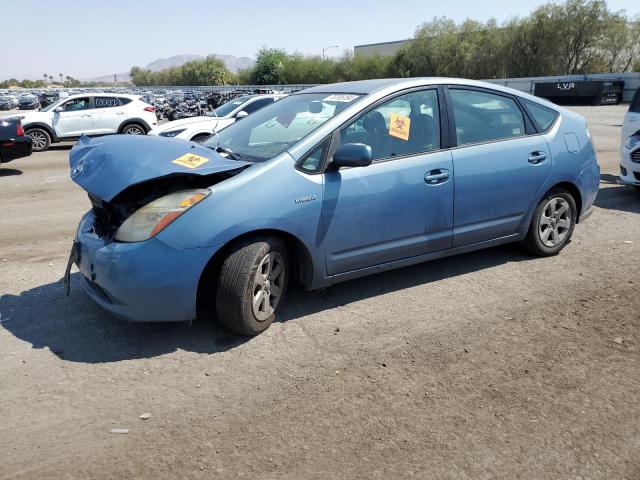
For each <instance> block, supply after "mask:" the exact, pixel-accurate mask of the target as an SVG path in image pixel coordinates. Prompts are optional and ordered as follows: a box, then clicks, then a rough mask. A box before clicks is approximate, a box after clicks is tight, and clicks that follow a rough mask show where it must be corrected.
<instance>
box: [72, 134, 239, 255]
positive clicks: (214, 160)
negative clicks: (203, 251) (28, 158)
mask: <svg viewBox="0 0 640 480" xmlns="http://www.w3.org/2000/svg"><path fill="white" fill-rule="evenodd" d="M69 161H70V166H71V178H72V179H73V181H74V182H76V183H77V184H78V185H80V186H81V187H82V188H83V189H84V190H86V191H87V193H88V194H89V199H90V201H91V205H92V208H93V212H94V215H95V222H94V225H93V229H94V232H95V234H96V235H98V236H99V237H101V238H104V239H108V240H113V239H116V240H119V241H128V242H131V241H142V240H145V239H146V238H149V237H150V236H152V235H149V236H146V237H145V236H142V235H121V236H118V231H119V229H120V227H121V226H123V224H125V222H127V221H128V220H129V219H130V218H131V217H132V215H134V214H136V212H141V213H138V217H140V218H137V219H132V220H130V221H129V223H134V220H137V223H138V225H137V226H138V228H141V224H142V223H144V222H147V223H148V222H150V221H152V220H153V218H152V217H153V216H154V215H155V216H157V220H158V222H161V221H163V219H164V220H165V224H164V226H167V225H168V223H167V222H166V219H175V218H177V216H178V215H176V213H178V212H181V213H183V212H184V211H186V209H188V208H190V207H192V206H193V205H195V203H197V202H199V201H200V200H203V199H204V198H206V196H208V192H209V190H208V189H209V188H210V187H212V186H213V185H215V184H217V183H219V182H221V181H224V180H226V179H228V178H231V177H233V176H235V175H237V174H238V173H240V172H241V171H243V170H244V169H246V168H247V167H248V166H249V165H251V164H250V163H248V162H243V161H238V160H230V159H226V158H224V157H222V156H220V155H219V154H218V153H216V152H215V151H213V150H210V149H207V148H205V147H201V146H199V145H196V144H193V143H191V142H183V141H179V140H174V139H164V138H162V137H133V136H124V135H122V136H114V137H103V138H99V139H94V140H90V139H88V138H87V137H83V138H81V139H80V141H79V142H78V144H77V145H76V146H75V147H74V148H73V149H72V150H71V154H70V155H69ZM178 192H184V193H185V195H182V196H181V195H180V194H179V193H178ZM171 195H173V196H174V197H175V200H176V205H175V206H174V207H172V206H171V204H170V203H169V204H168V202H162V201H161V199H163V198H167V197H169V196H171ZM163 203H164V204H166V205H160V204H163ZM145 208H147V210H148V211H147V212H146V213H147V215H146V217H145V218H144V219H143V218H142V213H145V212H144V209H145ZM163 213H164V215H163ZM169 223H170V222H169ZM131 228H133V227H131ZM163 228H164V227H163ZM158 232H159V230H157V229H155V228H153V227H152V228H151V229H149V232H148V233H149V234H151V233H154V234H155V233H158Z"/></svg>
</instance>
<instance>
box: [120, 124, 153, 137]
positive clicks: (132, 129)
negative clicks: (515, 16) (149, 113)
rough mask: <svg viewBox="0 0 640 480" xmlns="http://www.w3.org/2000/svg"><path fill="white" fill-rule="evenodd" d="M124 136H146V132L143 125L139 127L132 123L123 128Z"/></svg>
mask: <svg viewBox="0 0 640 480" xmlns="http://www.w3.org/2000/svg"><path fill="white" fill-rule="evenodd" d="M122 133H123V135H146V134H147V132H146V130H145V129H144V128H143V127H142V125H138V124H137V123H130V124H129V125H125V126H124V127H123V128H122Z"/></svg>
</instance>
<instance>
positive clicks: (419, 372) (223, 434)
mask: <svg viewBox="0 0 640 480" xmlns="http://www.w3.org/2000/svg"><path fill="white" fill-rule="evenodd" d="M625 109H626V106H624V105H620V106H603V107H575V108H573V110H575V111H578V112H579V113H580V114H582V115H585V116H586V117H587V118H588V120H589V124H590V130H591V133H592V135H593V137H594V143H595V146H596V148H597V150H598V158H599V161H600V164H601V168H602V176H601V191H600V194H599V196H598V199H597V200H596V206H597V208H596V211H595V213H594V214H593V215H592V216H591V217H590V218H589V219H588V220H587V221H586V222H585V223H583V224H580V225H578V226H577V227H576V230H575V233H574V235H573V240H572V242H571V243H570V244H569V245H568V246H567V247H566V248H565V249H564V250H563V251H562V253H561V254H560V255H559V256H556V257H551V258H535V257H531V256H528V255H526V254H524V253H522V252H521V251H520V250H519V249H518V248H516V247H513V246H508V247H500V248H494V249H491V250H485V251H480V252H476V253H471V254H466V255H462V256H458V257H454V258H449V259H444V260H438V261H434V262H431V263H426V264H423V265H418V266H414V267H409V268H404V269H400V270H396V271H393V272H388V273H384V274H380V275H376V276H371V277H368V278H364V279H360V280H355V281H350V282H347V283H343V284H339V285H335V286H333V287H331V288H328V289H326V290H322V291H319V292H304V291H302V290H301V289H299V288H298V289H296V290H295V291H294V292H293V294H292V296H291V298H290V300H289V302H288V304H287V305H286V308H285V309H284V311H283V313H282V314H281V315H280V317H279V318H278V320H277V321H276V323H274V324H273V325H272V326H271V327H270V328H269V329H268V330H267V331H266V332H264V333H263V334H261V335H259V336H257V337H255V338H251V339H248V338H240V337H236V336H234V335H232V334H230V333H227V332H226V331H224V330H222V329H221V328H219V327H217V326H216V325H215V324H211V323H207V322H195V323H193V324H192V325H188V324H132V323H126V322H123V321H120V320H117V319H115V318H113V317H111V316H110V315H108V314H107V313H104V312H103V311H101V310H100V309H99V308H98V307H97V306H95V305H94V304H93V303H92V302H91V301H90V300H89V299H88V298H87V297H86V296H85V295H84V294H83V292H82V291H81V289H80V286H79V281H78V274H77V273H76V274H75V275H74V276H73V277H72V287H71V295H70V297H66V296H65V293H64V289H63V286H62V281H61V279H62V275H63V273H64V269H65V266H66V262H67V257H68V254H69V249H70V247H71V242H72V239H73V235H74V232H75V228H76V226H77V223H78V220H79V219H80V217H81V216H82V214H83V213H84V212H85V211H86V210H88V208H89V206H90V204H89V201H88V199H87V197H86V193H85V192H84V191H83V190H81V189H80V188H79V187H77V186H76V185H75V184H74V183H73V182H72V181H71V180H70V179H69V166H68V158H67V157H68V153H69V148H70V145H59V146H53V147H52V148H51V150H49V151H48V152H45V153H35V154H33V155H32V156H31V157H27V158H23V159H19V160H16V161H14V162H11V163H9V164H7V165H3V166H2V167H0V199H1V200H2V213H1V214H0V245H1V246H0V294H2V297H1V298H0V314H1V318H0V322H1V323H0V351H2V352H3V356H2V358H3V361H2V362H1V363H0V384H1V385H2V388H1V389H0V418H2V421H1V422H0V478H12V479H13V478H288V479H299V478H382V479H387V478H409V477H414V478H424V477H426V476H430V477H436V478H470V479H481V478H540V479H549V478H565V479H578V478H583V479H586V478H591V479H595V478H619V479H633V478H639V477H640V456H639V455H638V452H639V451H640V407H639V406H638V398H640V349H639V342H640V339H639V337H638V332H639V331H640V330H639V328H640V294H639V293H640V272H639V271H638V259H640V193H638V192H636V191H634V190H633V189H632V188H630V187H622V186H619V185H617V184H616V175H617V173H618V157H619V148H620V124H621V122H622V118H623V115H624V111H625ZM144 413H150V414H151V415H150V418H148V419H146V420H143V419H141V418H140V415H142V414H144ZM112 429H128V433H126V434H115V433H111V430H112Z"/></svg>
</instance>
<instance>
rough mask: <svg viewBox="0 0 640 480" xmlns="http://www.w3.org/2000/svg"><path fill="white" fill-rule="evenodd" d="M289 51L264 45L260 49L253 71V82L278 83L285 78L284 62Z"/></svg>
mask: <svg viewBox="0 0 640 480" xmlns="http://www.w3.org/2000/svg"><path fill="white" fill-rule="evenodd" d="M287 59H288V55H287V52H286V51H284V50H282V49H278V48H267V47H262V48H261V49H260V50H259V51H258V56H257V58H256V64H255V65H254V66H253V69H252V73H251V80H252V83H254V84H256V85H278V84H281V83H283V80H284V64H285V62H286V61H287Z"/></svg>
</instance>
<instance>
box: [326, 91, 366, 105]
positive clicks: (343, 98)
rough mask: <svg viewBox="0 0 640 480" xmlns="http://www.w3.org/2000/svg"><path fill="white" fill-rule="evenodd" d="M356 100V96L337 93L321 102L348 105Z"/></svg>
mask: <svg viewBox="0 0 640 480" xmlns="http://www.w3.org/2000/svg"><path fill="white" fill-rule="evenodd" d="M356 98H358V95H349V94H348V93H337V94H333V95H329V96H328V97H325V98H324V99H323V101H324V102H346V103H349V102H352V101H354V100H355V99H356Z"/></svg>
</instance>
